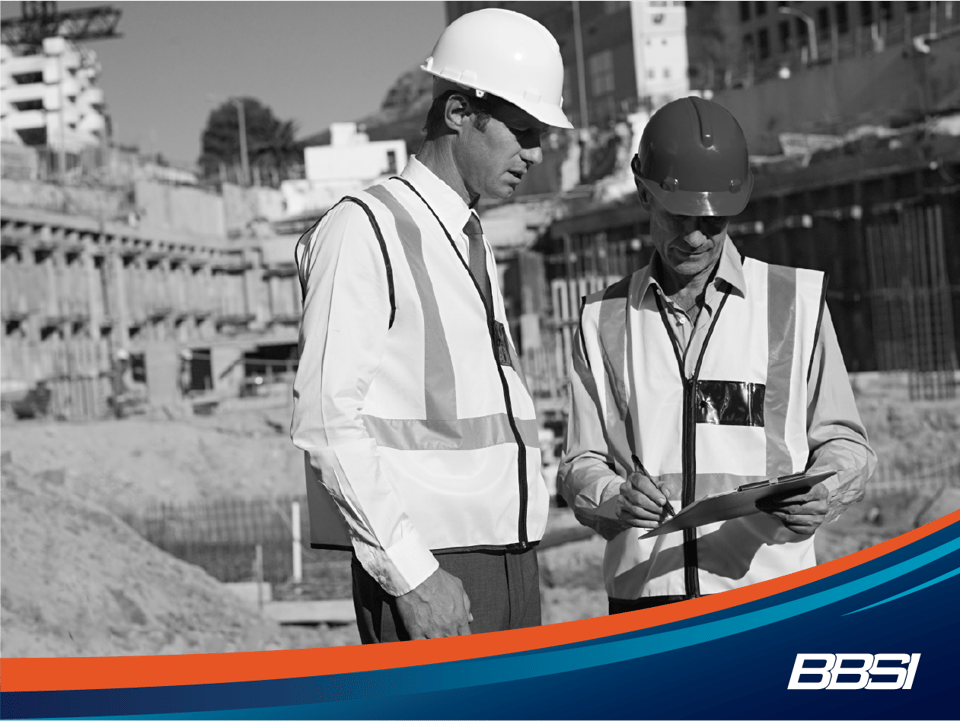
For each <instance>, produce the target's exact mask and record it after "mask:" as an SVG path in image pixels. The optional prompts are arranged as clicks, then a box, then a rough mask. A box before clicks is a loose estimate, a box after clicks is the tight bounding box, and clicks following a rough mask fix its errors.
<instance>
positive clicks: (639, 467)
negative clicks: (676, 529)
mask: <svg viewBox="0 0 960 721" xmlns="http://www.w3.org/2000/svg"><path fill="white" fill-rule="evenodd" d="M630 458H632V459H633V470H635V471H636V472H637V473H642V474H643V475H645V476H646V477H647V478H650V479H651V481H652V479H653V477H652V476H651V475H650V474H649V473H647V469H646V468H644V467H643V464H642V463H641V462H640V459H639V458H637V454H636V453H633V454H631V456H630ZM658 488H659V486H658ZM660 492H661V493H663V490H662V489H661V490H660ZM663 499H664V501H666V503H664V504H663V511H664V513H666V514H667V515H668V516H671V517H673V516H675V515H677V512H676V511H674V510H673V504H672V503H670V499H669V498H667V496H666V494H664V496H663Z"/></svg>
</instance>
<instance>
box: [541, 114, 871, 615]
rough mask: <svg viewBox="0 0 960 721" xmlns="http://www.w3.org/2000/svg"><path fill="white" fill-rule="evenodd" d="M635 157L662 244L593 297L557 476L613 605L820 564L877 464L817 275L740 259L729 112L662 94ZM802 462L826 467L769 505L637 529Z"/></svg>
mask: <svg viewBox="0 0 960 721" xmlns="http://www.w3.org/2000/svg"><path fill="white" fill-rule="evenodd" d="M632 167H633V172H634V175H635V179H636V185H637V192H638V193H639V196H640V202H641V204H642V205H643V207H644V208H645V209H647V210H648V211H649V213H650V235H651V238H652V240H653V245H654V247H655V252H654V255H653V258H652V259H651V261H650V263H649V265H647V266H646V267H644V268H641V269H640V270H638V271H636V272H635V273H633V274H632V275H630V276H628V277H626V278H624V279H623V280H621V281H620V282H618V283H616V284H614V285H612V286H610V287H609V288H607V289H606V290H604V291H601V292H599V293H595V294H593V295H590V296H587V297H586V299H585V301H584V305H583V309H582V312H581V322H580V328H579V330H578V333H577V336H576V341H575V342H574V351H573V367H574V370H575V372H574V373H573V378H572V382H571V385H572V397H573V400H572V410H571V414H570V420H569V428H568V431H567V438H566V447H565V453H564V457H563V460H562V462H561V465H560V470H559V477H558V488H559V489H560V492H561V493H562V495H563V497H564V498H565V499H566V501H567V503H568V504H569V505H570V506H571V507H572V508H573V510H574V513H575V514H576V516H577V518H578V519H579V520H580V522H581V523H583V524H584V525H586V526H590V527H592V528H594V529H596V530H597V531H598V532H599V533H600V534H602V535H603V537H604V538H605V539H606V540H607V547H606V553H605V556H604V564H603V568H604V580H605V585H606V590H607V595H608V596H609V601H610V612H611V613H621V612H624V611H632V610H638V609H645V608H651V607H654V606H660V605H663V604H667V603H672V602H675V601H681V600H684V599H688V598H695V597H697V596H700V595H704V594H711V593H719V592H721V591H725V590H727V589H731V588H738V587H740V586H745V585H748V584H751V583H756V582H758V581H763V580H766V579H770V578H774V577H777V576H781V575H783V574H786V573H791V572H793V571H799V570H801V569H803V568H808V567H810V566H813V565H815V564H816V558H815V555H814V544H813V534H814V532H815V531H816V530H817V528H818V527H819V526H820V524H822V523H823V522H824V521H832V520H834V519H836V518H837V517H838V516H839V515H840V514H841V513H842V512H843V510H844V508H846V506H848V505H850V504H851V503H853V502H855V501H858V500H860V499H861V498H862V497H863V489H864V485H865V483H866V481H867V479H868V478H869V476H870V474H871V473H872V471H873V468H874V467H875V465H876V456H875V455H874V452H873V451H872V450H871V448H870V446H869V445H868V443H867V436H866V432H865V431H864V428H863V424H862V423H861V422H860V417H859V414H858V413H857V408H856V405H855V404H854V399H853V392H852V390H851V388H850V383H849V380H848V378H847V372H846V369H845V367H844V363H843V358H842V356H841V354H840V349H839V347H838V345H837V338H836V334H835V332H834V329H833V323H832V322H831V320H830V312H829V310H828V309H827V307H826V304H825V293H824V290H825V277H824V274H823V273H820V272H817V271H812V270H805V269H799V268H787V267H782V266H775V265H768V264H767V263H762V262H760V261H757V260H754V259H752V258H741V256H740V254H739V253H738V252H737V250H736V248H735V247H734V245H733V243H732V241H731V240H730V239H729V237H728V235H727V226H728V224H729V222H730V218H731V217H732V216H735V215H737V214H738V213H740V211H742V210H743V208H744V207H745V206H746V204H747V201H748V200H749V198H750V193H751V190H752V188H753V176H752V174H751V172H750V169H749V163H748V156H747V146H746V141H745V140H744V136H743V131H742V130H741V128H740V125H739V124H738V123H737V121H736V119H735V118H734V117H733V115H731V114H730V113H729V112H728V111H727V110H725V109H724V108H723V107H721V106H720V105H718V104H716V103H713V102H710V101H707V100H703V99H701V98H695V97H691V98H683V99H680V100H676V101H674V102H671V103H669V104H668V105H665V106H664V107H662V108H661V109H660V110H658V111H657V112H656V113H655V114H654V115H653V117H652V118H651V119H650V122H649V123H648V125H647V127H646V128H645V129H644V132H643V135H642V137H641V141H640V148H639V152H638V154H637V156H636V157H635V158H634V160H633V166H632ZM804 471H808V472H810V473H815V472H818V471H830V472H832V474H831V475H830V476H829V477H827V478H826V479H825V480H823V481H822V482H820V483H817V484H816V485H813V486H812V487H811V488H809V489H806V490H802V491H797V492H793V493H791V494H789V495H786V496H783V495H780V496H776V497H774V498H772V499H767V500H765V501H761V502H760V503H759V504H758V509H759V511H761V512H759V513H752V514H750V515H746V516H742V517H739V518H734V519H730V520H726V521H720V522H716V523H709V524H707V525H703V526H700V527H697V528H687V529H684V530H682V531H678V532H673V533H668V534H663V535H660V536H657V537H653V538H646V539H642V540H641V538H640V537H641V536H642V535H644V534H645V533H646V532H647V531H648V530H649V529H652V528H656V527H657V526H659V525H660V524H661V523H662V522H663V521H664V520H666V518H667V517H668V516H669V514H670V513H671V512H673V511H674V509H675V510H676V511H679V510H680V509H681V508H683V507H685V506H688V505H689V504H691V503H693V502H694V501H696V500H698V499H701V498H703V497H705V496H708V495H711V494H716V493H722V492H726V491H731V490H735V489H737V488H739V487H741V486H743V485H746V484H748V483H755V482H758V481H762V480H765V479H770V478H774V477H781V476H784V475H788V474H794V473H799V472H804ZM668 509H669V510H668Z"/></svg>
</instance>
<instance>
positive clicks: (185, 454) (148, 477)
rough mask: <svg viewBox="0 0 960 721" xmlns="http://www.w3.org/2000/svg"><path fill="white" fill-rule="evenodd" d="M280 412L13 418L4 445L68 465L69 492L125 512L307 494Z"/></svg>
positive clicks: (32, 462)
mask: <svg viewBox="0 0 960 721" xmlns="http://www.w3.org/2000/svg"><path fill="white" fill-rule="evenodd" d="M279 415H280V412H278V411H273V412H256V413H252V414H228V415H225V416H224V417H223V418H202V417H200V416H197V417H194V418H187V419H183V420H149V419H140V418H131V419H126V420H122V421H114V420H110V421H98V422H91V423H53V422H40V421H26V422H19V423H16V422H11V423H4V426H3V450H4V451H9V452H10V453H11V454H12V457H13V460H14V461H15V462H16V463H17V464H18V465H20V466H21V467H23V468H24V469H25V470H27V471H29V472H31V473H42V472H45V471H62V472H63V474H64V486H65V488H66V489H67V490H69V491H72V492H73V493H75V494H77V495H78V496H79V497H80V498H83V499H84V500H87V501H91V502H93V503H97V504H99V505H101V506H103V507H104V508H108V509H110V510H112V511H114V512H116V513H118V514H122V513H127V512H132V513H136V512H140V511H142V510H143V509H144V508H147V507H149V506H150V505H152V504H155V503H160V502H165V503H187V502H193V501H202V500H211V499H216V498H252V497H257V496H283V495H300V494H303V493H304V492H305V491H304V480H303V454H302V453H301V452H300V451H298V450H297V449H296V448H295V447H294V446H293V444H292V443H291V442H290V439H289V436H288V435H287V431H286V427H280V428H278V424H279V420H277V419H275V417H274V416H279ZM286 425H289V416H288V417H287V421H286Z"/></svg>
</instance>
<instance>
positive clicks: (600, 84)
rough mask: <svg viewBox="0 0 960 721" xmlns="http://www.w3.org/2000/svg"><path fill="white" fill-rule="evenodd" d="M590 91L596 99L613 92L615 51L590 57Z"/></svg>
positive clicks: (607, 51)
mask: <svg viewBox="0 0 960 721" xmlns="http://www.w3.org/2000/svg"><path fill="white" fill-rule="evenodd" d="M587 64H588V65H589V67H590V90H591V92H592V93H593V96H594V97H601V96H603V95H608V94H610V93H612V92H613V51H612V50H601V51H600V52H599V53H594V54H593V55H591V56H590V60H589V62H588V63H587Z"/></svg>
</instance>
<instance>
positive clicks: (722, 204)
mask: <svg viewBox="0 0 960 721" xmlns="http://www.w3.org/2000/svg"><path fill="white" fill-rule="evenodd" d="M636 178H637V180H638V181H640V182H641V183H643V185H644V187H646V189H647V190H649V191H650V194H651V195H653V197H654V198H656V199H657V201H659V203H660V205H662V206H663V207H664V208H666V210H667V211H668V212H670V213H673V214H674V215H694V216H717V215H725V216H734V215H739V214H740V213H741V212H742V211H743V209H744V208H746V207H747V203H748V202H750V194H751V193H752V192H753V173H752V172H748V173H747V182H746V183H745V184H744V185H743V186H742V187H741V188H740V191H739V192H736V193H732V192H730V191H719V192H709V191H708V192H699V191H693V190H665V189H664V188H663V187H662V186H661V185H660V184H659V183H655V182H654V181H652V180H647V179H646V178H642V177H640V176H636Z"/></svg>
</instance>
